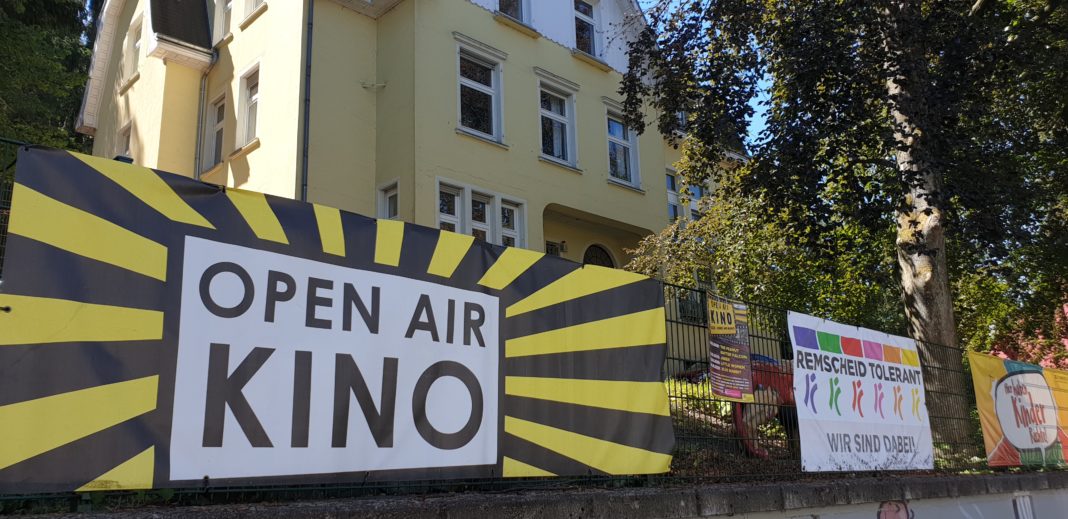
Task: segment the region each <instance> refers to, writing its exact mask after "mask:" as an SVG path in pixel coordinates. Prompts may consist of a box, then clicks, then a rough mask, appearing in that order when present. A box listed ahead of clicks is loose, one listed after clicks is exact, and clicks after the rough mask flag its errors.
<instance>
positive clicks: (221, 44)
mask: <svg viewBox="0 0 1068 519" xmlns="http://www.w3.org/2000/svg"><path fill="white" fill-rule="evenodd" d="M232 41H234V33H232V32H227V33H226V35H225V36H223V37H222V38H220V39H219V41H217V42H215V48H216V49H221V48H223V47H225V46H227V45H228V44H229V43H230V42H232Z"/></svg>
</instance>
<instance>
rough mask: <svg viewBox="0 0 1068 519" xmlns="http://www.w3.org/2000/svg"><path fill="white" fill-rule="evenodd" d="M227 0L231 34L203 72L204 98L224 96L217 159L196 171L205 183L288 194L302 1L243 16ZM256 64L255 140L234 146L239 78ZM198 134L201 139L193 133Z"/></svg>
mask: <svg viewBox="0 0 1068 519" xmlns="http://www.w3.org/2000/svg"><path fill="white" fill-rule="evenodd" d="M247 1H249V0H235V1H234V7H233V15H232V18H231V23H230V33H231V34H232V35H233V39H232V40H230V41H228V42H227V41H226V40H223V42H224V43H221V44H219V45H218V46H217V48H218V61H217V62H216V63H215V65H214V66H213V67H212V68H211V70H210V72H209V73H208V81H207V88H206V92H207V102H208V103H211V102H212V101H213V100H215V99H218V98H219V96H221V95H225V96H226V100H227V103H226V128H225V130H224V138H223V141H224V143H225V144H224V148H223V149H224V150H225V153H224V155H225V157H224V163H223V164H222V165H221V166H216V167H215V168H213V169H212V170H210V171H208V172H206V173H205V174H204V175H203V177H202V178H203V179H204V180H206V181H208V182H214V183H218V184H224V185H227V186H232V187H240V188H242V189H249V190H253V191H261V192H264V193H268V194H272V195H278V196H284V197H288V198H296V197H298V196H299V195H300V174H299V170H300V162H299V159H300V149H301V142H300V137H301V125H300V124H299V122H300V113H301V105H302V96H301V91H300V79H301V77H302V76H303V72H304V69H303V66H302V64H303V57H304V26H305V21H306V18H305V14H306V13H305V6H304V2H295V1H273V2H268V3H267V4H266V5H267V6H268V8H267V10H266V11H263V12H262V14H260V15H259V16H257V17H255V18H254V19H249V18H248V17H246V15H245V5H244V4H245V2H247ZM256 67H258V68H259V74H260V76H259V77H260V94H259V110H258V124H257V129H256V134H257V137H258V138H259V146H258V147H256V148H255V149H251V150H250V151H247V153H240V152H239V153H237V154H236V155H235V154H234V153H233V152H234V150H238V149H240V144H241V143H239V142H238V137H239V136H240V134H241V131H240V130H239V129H238V122H239V120H240V119H241V116H242V113H243V101H242V97H243V96H242V78H243V77H244V76H245V75H247V74H248V72H249V71H251V70H253V69H255V68H256ZM201 138H203V137H201Z"/></svg>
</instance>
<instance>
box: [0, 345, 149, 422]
mask: <svg viewBox="0 0 1068 519" xmlns="http://www.w3.org/2000/svg"><path fill="white" fill-rule="evenodd" d="M159 346H160V343H159V341H131V342H111V343H69V342H67V343H55V344H40V345H34V346H3V347H0V406H3V405H7V404H14V403H17V402H24V401H26V400H33V399H35V398H42V397H46V396H52V395H57V394H61V393H67V392H70V391H77V390H79V389H86V388H90V387H95V386H99V385H103V384H111V383H114V382H124V381H127V380H133V379H138V378H143V377H147V376H151V375H155V374H157V373H159V369H160V361H161V359H160V351H159ZM42 381H47V384H43V383H42Z"/></svg>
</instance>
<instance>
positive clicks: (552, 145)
mask: <svg viewBox="0 0 1068 519" xmlns="http://www.w3.org/2000/svg"><path fill="white" fill-rule="evenodd" d="M540 103H541V154H542V155H544V156H545V157H548V158H552V159H556V160H559V161H561V162H565V163H567V164H574V163H575V157H574V155H575V154H574V136H573V133H574V132H573V128H574V127H575V114H574V110H572V98H571V96H570V95H568V94H564V93H563V92H561V91H559V90H555V89H551V88H547V87H546V86H545V85H542V88H541V92H540Z"/></svg>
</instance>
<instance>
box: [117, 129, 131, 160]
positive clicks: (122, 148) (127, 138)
mask: <svg viewBox="0 0 1068 519" xmlns="http://www.w3.org/2000/svg"><path fill="white" fill-rule="evenodd" d="M132 142H133V123H129V124H127V125H126V126H123V127H122V130H121V131H120V132H119V143H118V146H117V147H116V148H117V149H116V150H115V154H116V155H119V156H122V157H129V158H133V150H132V148H133V143H132Z"/></svg>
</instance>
